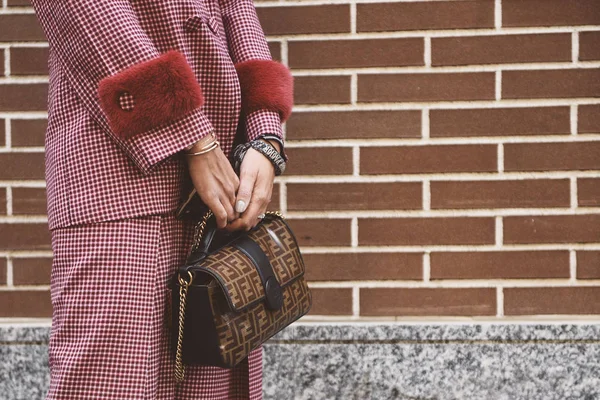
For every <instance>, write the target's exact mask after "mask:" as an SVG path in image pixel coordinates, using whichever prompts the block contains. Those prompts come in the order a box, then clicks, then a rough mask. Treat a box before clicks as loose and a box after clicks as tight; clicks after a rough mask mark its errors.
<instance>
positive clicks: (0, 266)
mask: <svg viewBox="0 0 600 400" xmlns="http://www.w3.org/2000/svg"><path fill="white" fill-rule="evenodd" d="M0 285H6V258H4V257H0Z"/></svg>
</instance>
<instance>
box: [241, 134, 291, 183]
mask: <svg viewBox="0 0 600 400" xmlns="http://www.w3.org/2000/svg"><path fill="white" fill-rule="evenodd" d="M249 148H253V149H254V150H256V151H258V152H259V153H261V154H262V155H264V156H265V157H267V159H268V160H269V161H270V162H271V164H273V167H275V176H279V175H281V174H283V171H285V160H284V159H283V157H282V156H281V154H279V152H278V151H277V149H276V148H275V147H274V146H273V145H271V144H269V143H265V142H263V141H262V140H260V139H257V140H252V141H250V142H246V143H241V144H239V145H237V146H236V148H235V149H234V150H233V152H232V159H233V168H234V170H235V171H236V173H237V174H238V175H239V173H240V167H241V165H242V160H243V159H244V156H245V155H246V153H247V152H248V149H249Z"/></svg>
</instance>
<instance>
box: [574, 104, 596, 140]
mask: <svg viewBox="0 0 600 400" xmlns="http://www.w3.org/2000/svg"><path fill="white" fill-rule="evenodd" d="M578 124H579V127H578V129H579V133H600V104H590V105H581V106H579V118H578Z"/></svg>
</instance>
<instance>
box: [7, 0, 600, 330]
mask: <svg viewBox="0 0 600 400" xmlns="http://www.w3.org/2000/svg"><path fill="white" fill-rule="evenodd" d="M256 5H257V9H258V12H259V16H260V18H261V21H262V24H263V28H264V30H265V33H266V34H267V36H268V40H269V42H270V46H271V51H272V54H273V57H274V58H275V59H278V60H280V61H282V62H284V63H285V64H286V65H288V66H289V67H290V68H291V69H292V72H293V74H294V76H295V103H296V105H295V108H294V113H293V114H292V116H291V118H290V119H289V121H288V122H287V123H286V124H285V131H286V137H287V148H288V149H289V155H290V165H289V167H288V171H287V172H286V174H285V175H284V176H282V177H279V178H278V179H277V184H276V186H275V193H274V196H273V205H272V207H271V209H276V208H279V209H281V210H282V211H283V212H284V213H285V214H286V215H287V216H288V218H289V219H290V222H291V224H292V226H293V228H294V229H295V231H296V233H297V235H298V238H299V240H300V241H301V244H302V247H303V250H304V254H305V259H306V263H307V266H308V271H307V277H308V279H309V280H310V286H311V288H312V290H313V294H314V306H313V309H312V311H311V313H310V314H311V316H312V317H314V318H315V319H321V320H322V319H326V320H335V319H340V318H342V319H348V318H351V319H362V318H368V319H372V318H387V319H389V318H393V317H397V318H398V319H401V318H403V317H407V318H408V317H410V318H426V317H434V318H441V317H480V318H488V319H494V318H499V319H510V318H520V319H522V318H535V317H540V316H544V317H548V316H550V315H560V316H561V317H560V318H567V316H568V318H574V317H575V316H576V315H579V316H581V315H586V316H589V315H590V314H600V208H599V207H600V186H599V183H600V173H599V172H600V141H599V140H598V139H599V138H600V98H599V97H600V69H598V67H599V66H600V2H599V1H598V0H463V1H403V0H396V1H393V2H380V3H376V2H372V1H369V2H362V1H352V0H350V1H344V0H340V1H336V2H334V3H333V4H331V2H327V4H325V2H322V3H321V2H319V1H318V0H316V1H301V0H299V1H289V2H288V1H280V2H271V1H261V0H257V1H256ZM44 39H45V37H44V36H43V34H42V32H41V30H40V28H39V26H38V24H37V20H36V17H35V15H34V14H33V10H32V9H31V8H30V7H29V6H28V3H27V2H26V1H24V0H4V3H3V4H2V9H1V10H0V76H1V77H0V83H1V84H0V166H1V168H0V317H7V316H19V317H38V316H49V315H50V313H51V307H50V304H49V293H48V290H49V286H48V285H49V274H50V264H51V256H52V253H51V250H50V243H49V234H48V232H47V230H46V229H47V224H46V218H45V191H44V186H45V185H44V171H43V164H44V153H43V151H44V149H43V145H44V130H45V118H46V112H45V108H46V107H45V105H46V93H47V82H48V79H47V69H46V57H47V44H46V43H45V41H44Z"/></svg>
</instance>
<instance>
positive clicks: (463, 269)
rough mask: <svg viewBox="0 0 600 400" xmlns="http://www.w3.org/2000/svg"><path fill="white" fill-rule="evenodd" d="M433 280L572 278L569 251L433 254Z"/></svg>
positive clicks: (431, 274) (431, 260) (431, 265)
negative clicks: (570, 275) (570, 276)
mask: <svg viewBox="0 0 600 400" xmlns="http://www.w3.org/2000/svg"><path fill="white" fill-rule="evenodd" d="M430 268H431V273H430V277H431V279H543V278H568V277H569V252H568V251H469V252H444V253H437V252H434V253H431V259H430Z"/></svg>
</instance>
